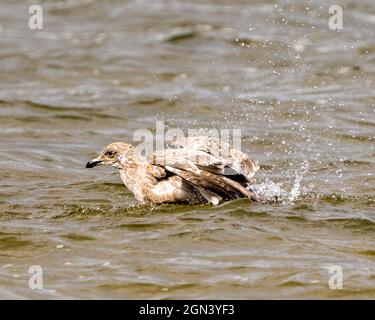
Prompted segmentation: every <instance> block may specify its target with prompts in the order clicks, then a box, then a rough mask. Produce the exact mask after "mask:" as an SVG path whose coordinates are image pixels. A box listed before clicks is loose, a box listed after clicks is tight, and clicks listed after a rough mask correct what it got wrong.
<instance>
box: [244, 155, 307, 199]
mask: <svg viewBox="0 0 375 320" xmlns="http://www.w3.org/2000/svg"><path fill="white" fill-rule="evenodd" d="M308 170H309V162H308V161H307V160H305V161H304V162H303V163H302V165H301V167H300V168H299V169H298V170H296V171H295V172H294V174H293V177H294V181H293V185H292V188H291V189H290V191H288V188H287V187H286V186H284V184H283V183H275V182H273V181H271V180H267V181H265V182H263V183H260V184H255V185H252V186H251V190H252V191H254V192H256V193H257V194H258V195H260V196H261V197H262V198H263V199H267V200H269V201H277V202H284V203H291V202H294V201H296V200H297V199H298V198H299V197H300V196H301V193H302V190H303V188H302V187H301V181H302V179H303V178H304V177H305V175H306V173H307V172H308Z"/></svg>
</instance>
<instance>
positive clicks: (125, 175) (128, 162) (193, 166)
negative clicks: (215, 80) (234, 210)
mask: <svg viewBox="0 0 375 320" xmlns="http://www.w3.org/2000/svg"><path fill="white" fill-rule="evenodd" d="M99 165H105V166H112V167H115V168H117V169H118V170H119V172H120V177H121V180H122V181H123V183H124V184H125V186H126V187H127V188H128V189H129V190H130V191H131V192H132V193H133V194H134V196H135V198H136V200H137V201H138V202H139V203H140V204H146V203H150V204H162V203H190V204H193V203H194V204H200V203H211V204H213V205H218V204H219V203H222V202H224V201H228V200H232V199H237V198H248V199H251V200H252V201H255V202H263V200H262V199H261V198H260V197H259V196H258V195H257V194H256V193H255V192H253V191H252V190H251V184H253V183H254V182H255V180H254V179H253V176H254V174H255V172H256V171H257V170H258V169H259V166H258V165H256V163H255V162H254V161H253V160H252V159H251V158H249V156H248V155H247V154H245V153H243V152H242V151H240V150H237V149H235V148H233V147H232V146H231V145H230V144H228V143H223V142H221V141H220V140H219V139H217V138H213V137H208V136H196V137H180V138H177V139H176V140H175V141H174V142H172V143H170V144H169V145H168V147H167V148H166V149H163V150H157V151H155V152H153V153H152V154H151V155H149V156H147V157H146V156H144V155H143V154H142V153H141V152H139V150H138V149H137V148H136V147H134V146H132V145H131V144H128V143H125V142H113V143H111V144H109V145H107V146H106V147H105V149H104V150H103V152H102V153H101V154H100V155H99V156H98V157H97V158H95V159H92V160H91V161H89V162H87V164H86V168H94V167H96V166H99Z"/></svg>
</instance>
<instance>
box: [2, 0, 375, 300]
mask: <svg viewBox="0 0 375 320" xmlns="http://www.w3.org/2000/svg"><path fill="white" fill-rule="evenodd" d="M41 3H42V7H43V10H44V11H43V13H44V15H43V17H44V23H43V30H40V31H37V30H34V31H33V30H30V29H29V28H28V19H29V17H30V14H28V8H29V6H30V5H31V4H34V3H33V1H14V0H12V1H11V0H2V2H1V4H0V132H1V134H0V166H1V174H0V177H1V179H0V298H3V299H11V298H38V299H47V298H52V299H60V298H68V299H71V298H116V299H117V298H125V299H130V298H146V299H176V298H185V299H193V298H199V299H200V298H229V299H230V298H236V299H254V298H260V299H279V298H286V299H291V298H293V299H294V298H313V299H317V298H375V213H374V212H375V211H374V208H375V175H374V173H375V149H374V146H375V4H374V2H373V0H361V1H354V0H352V1H336V2H335V4H339V5H341V6H342V8H343V29H342V30H331V29H330V28H329V27H328V20H329V18H330V15H329V13H328V9H329V4H327V2H326V1H303V0H291V1H271V0H269V1H234V0H233V1H229V0H226V1H225V0H220V1H213V0H211V1H203V0H200V1H198V0H184V1H183V0H178V1H161V0H158V1H151V0H150V1H109V0H107V1H103V0H101V1H99V0H98V1H93V0H69V1H43V2H41ZM157 120H158V121H164V122H165V126H166V128H176V127H178V128H181V129H182V130H184V131H185V132H187V130H188V129H189V128H216V129H218V130H220V129H222V128H228V129H234V128H237V129H241V130H242V135H243V140H242V149H243V150H244V151H246V152H248V153H249V154H250V155H251V156H252V157H253V158H255V159H256V160H258V162H259V163H260V165H261V170H260V171H258V173H257V175H256V177H257V179H258V182H257V183H258V185H257V188H258V190H260V192H263V193H275V194H278V195H281V196H282V202H281V203H278V204H267V205H264V204H255V203H251V202H249V201H247V200H243V199H242V200H236V201H231V202H227V203H224V204H221V205H219V206H216V207H214V206H210V205H200V206H188V205H185V206H182V205H162V206H135V201H134V198H133V196H132V194H130V192H129V191H128V190H127V189H126V188H125V187H124V186H123V185H122V183H121V180H120V178H119V175H118V173H117V172H115V170H114V169H111V168H96V169H92V170H87V169H85V164H86V162H87V161H88V160H89V159H91V158H93V157H94V156H96V155H97V153H98V152H100V150H101V149H102V148H103V147H104V146H105V145H106V144H108V143H110V142H112V141H127V142H131V141H132V138H133V133H134V131H135V130H138V129H141V128H145V129H150V130H153V129H154V128H155V125H156V123H155V122H156V121H157ZM31 265H39V266H41V267H42V268H43V287H44V289H43V290H31V289H30V288H29V286H28V281H29V277H30V276H31V275H30V274H29V273H28V271H29V267H30V266H31ZM332 266H338V267H339V268H341V269H342V275H343V289H342V290H332V289H330V288H329V285H328V281H329V279H330V277H331V276H332V275H334V274H331V273H330V272H329V271H332V269H329V268H330V267H331V268H332ZM336 268H337V267H336Z"/></svg>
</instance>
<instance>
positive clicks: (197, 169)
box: [149, 148, 259, 203]
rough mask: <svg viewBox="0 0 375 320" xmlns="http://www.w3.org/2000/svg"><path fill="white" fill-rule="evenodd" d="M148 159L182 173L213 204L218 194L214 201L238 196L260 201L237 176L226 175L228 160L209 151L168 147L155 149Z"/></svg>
mask: <svg viewBox="0 0 375 320" xmlns="http://www.w3.org/2000/svg"><path fill="white" fill-rule="evenodd" d="M149 162H150V163H151V164H152V165H157V166H160V167H162V168H165V169H166V170H167V171H169V172H171V173H174V174H175V175H178V176H180V177H181V178H183V179H184V180H186V181H187V182H189V183H190V184H191V185H193V186H194V187H196V188H197V189H198V190H199V191H200V193H201V194H202V196H204V197H205V198H206V199H207V200H208V201H210V202H212V203H213V201H211V200H212V199H213V198H212V197H214V198H215V196H217V197H216V198H215V199H214V202H217V199H220V200H221V199H225V200H230V199H236V198H239V197H241V198H242V197H248V198H250V199H252V200H254V201H259V199H258V197H257V196H256V195H255V194H254V193H253V192H252V191H250V190H247V189H246V188H245V187H244V185H242V184H241V183H239V182H238V181H236V179H231V178H235V177H237V176H236V175H226V174H225V173H226V171H225V169H226V168H227V163H228V162H225V161H223V159H222V158H217V157H215V156H214V155H211V154H210V153H208V152H205V151H202V150H196V149H187V148H177V149H167V150H162V151H157V152H154V153H153V154H152V155H151V156H150V157H149ZM237 175H240V174H238V173H237ZM202 191H203V192H202ZM209 199H211V200H209Z"/></svg>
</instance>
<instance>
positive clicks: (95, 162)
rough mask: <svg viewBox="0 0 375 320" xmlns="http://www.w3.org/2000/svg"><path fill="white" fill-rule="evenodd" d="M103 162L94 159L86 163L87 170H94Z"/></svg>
mask: <svg viewBox="0 0 375 320" xmlns="http://www.w3.org/2000/svg"><path fill="white" fill-rule="evenodd" d="M101 162H102V161H101V160H98V159H93V160H90V161H89V162H87V163H86V168H94V167H96V166H98V165H99V164H100V163H101Z"/></svg>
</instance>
